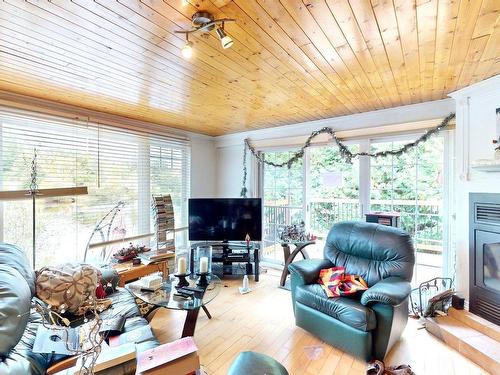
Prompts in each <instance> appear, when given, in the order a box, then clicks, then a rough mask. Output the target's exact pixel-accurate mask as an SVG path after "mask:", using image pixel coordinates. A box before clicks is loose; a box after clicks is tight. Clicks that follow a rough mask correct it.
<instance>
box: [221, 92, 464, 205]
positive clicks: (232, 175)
mask: <svg viewBox="0 0 500 375" xmlns="http://www.w3.org/2000/svg"><path fill="white" fill-rule="evenodd" d="M454 111H455V102H454V100H453V99H446V100H438V101H433V102H426V103H420V104H413V105H408V106H402V107H396V108H390V109H383V110H379V111H372V112H365V113H359V114H354V115H349V116H341V117H335V118H330V119H324V120H317V121H309V122H305V123H300V124H294V125H286V126H279V127H275V128H270V129H262V130H255V131H249V132H242V133H235V134H229V135H224V136H219V137H216V138H215V147H216V149H217V151H216V153H217V181H216V194H217V196H219V197H238V196H239V195H240V191H241V187H242V184H241V182H242V160H243V140H244V139H245V138H250V140H251V141H254V142H255V141H257V140H264V139H276V138H282V137H293V136H302V135H309V134H310V133H311V132H312V131H314V130H318V129H321V128H323V127H325V126H329V127H332V128H333V129H335V130H338V131H339V130H352V129H360V128H369V127H376V126H382V125H390V124H397V123H406V122H413V121H421V120H430V119H436V118H440V117H445V116H447V115H449V114H450V113H451V112H454ZM250 159H251V158H250V155H249V156H248V158H247V166H248V168H249V176H248V178H247V188H248V196H254V195H255V194H256V191H255V188H254V186H253V180H254V179H255V172H256V168H255V164H254V163H252V162H251V160H250Z"/></svg>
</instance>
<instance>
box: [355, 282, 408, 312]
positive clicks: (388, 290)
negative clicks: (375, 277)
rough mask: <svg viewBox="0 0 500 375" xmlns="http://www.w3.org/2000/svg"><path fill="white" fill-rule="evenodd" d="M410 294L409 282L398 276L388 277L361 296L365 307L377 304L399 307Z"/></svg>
mask: <svg viewBox="0 0 500 375" xmlns="http://www.w3.org/2000/svg"><path fill="white" fill-rule="evenodd" d="M410 292H411V286H410V283H409V282H408V281H406V280H403V279H402V278H400V277H396V276H393V277H388V278H387V279H383V280H380V281H379V282H378V283H376V284H375V285H373V286H371V287H370V288H368V289H367V290H366V291H365V292H364V293H363V295H362V296H361V303H362V304H363V305H365V306H366V305H368V304H370V303H377V302H380V303H383V304H386V305H391V306H397V305H399V304H400V303H401V302H403V301H404V300H405V299H406V298H407V297H408V296H409V295H410Z"/></svg>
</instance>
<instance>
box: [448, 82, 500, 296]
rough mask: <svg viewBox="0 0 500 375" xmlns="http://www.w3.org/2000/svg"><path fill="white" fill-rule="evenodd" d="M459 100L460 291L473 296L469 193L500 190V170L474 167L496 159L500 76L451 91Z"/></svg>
mask: <svg viewBox="0 0 500 375" xmlns="http://www.w3.org/2000/svg"><path fill="white" fill-rule="evenodd" d="M451 96H452V97H453V98H455V99H456V106H457V108H456V114H457V128H456V131H455V158H456V159H455V217H456V221H455V226H454V227H455V228H454V229H455V236H454V238H455V249H456V255H457V256H456V262H457V265H456V268H457V290H458V291H460V292H461V294H463V295H464V296H465V297H466V298H468V295H469V290H468V289H469V193H470V192H490V193H500V172H498V173H487V172H480V171H477V170H474V169H473V168H471V167H470V165H471V164H472V163H474V161H475V160H477V159H491V158H493V151H494V148H493V145H492V140H493V139H496V138H497V137H498V134H497V133H496V132H497V130H496V114H495V109H496V108H500V75H499V76H496V77H493V78H490V79H488V80H485V81H482V82H479V83H477V84H475V85H472V86H469V87H467V88H465V89H462V90H460V91H457V92H455V93H453V94H451Z"/></svg>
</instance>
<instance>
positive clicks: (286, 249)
mask: <svg viewBox="0 0 500 375" xmlns="http://www.w3.org/2000/svg"><path fill="white" fill-rule="evenodd" d="M315 243H316V242H315V241H305V242H283V243H282V244H281V246H282V247H283V258H284V259H285V267H284V268H283V272H282V273H281V279H280V286H282V287H283V286H285V282H286V277H287V276H288V275H289V274H290V271H288V265H289V264H290V263H292V262H293V260H294V259H295V257H296V256H297V254H299V253H300V254H301V255H302V257H303V258H304V259H309V254H308V253H307V250H306V249H305V248H306V246H309V245H313V244H315ZM290 245H294V246H295V249H294V250H293V252H291V253H290Z"/></svg>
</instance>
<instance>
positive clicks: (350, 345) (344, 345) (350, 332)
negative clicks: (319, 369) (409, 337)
mask: <svg viewBox="0 0 500 375" xmlns="http://www.w3.org/2000/svg"><path fill="white" fill-rule="evenodd" d="M414 264H415V250H414V248H413V244H412V241H411V238H410V236H409V235H408V234H407V233H406V232H404V231H403V230H401V229H398V228H393V227H388V226H383V225H379V224H373V223H365V222H355V221H352V222H340V223H337V224H335V225H334V226H333V227H332V229H331V230H330V232H329V234H328V237H327V239H326V244H325V249H324V259H307V260H301V261H298V262H295V263H292V264H290V265H289V266H288V269H289V270H290V274H291V291H292V301H293V306H294V313H295V322H296V324H297V326H299V327H302V328H304V329H305V330H307V331H309V332H311V333H313V334H314V335H315V336H318V337H319V338H321V339H322V340H324V341H325V342H327V343H330V344H332V345H334V346H336V347H337V348H339V349H341V350H343V351H346V352H348V353H350V354H352V355H354V356H356V357H358V358H361V359H364V360H366V361H370V360H371V359H379V360H383V359H384V357H385V355H386V354H387V353H388V352H389V350H390V349H391V348H392V346H393V345H394V344H395V343H396V342H397V341H398V340H399V338H400V336H401V333H402V332H403V330H404V328H405V326H406V323H407V320H408V297H409V295H410V291H411V288H410V281H411V278H412V275H413V266H414ZM334 266H342V267H345V269H346V273H347V274H351V275H360V276H361V277H363V279H364V280H365V281H366V282H367V284H368V287H369V289H368V290H366V291H365V292H363V293H362V295H361V297H358V298H347V297H339V298H328V297H327V296H326V293H325V291H324V290H323V289H322V287H321V286H320V285H319V284H318V283H317V281H318V276H319V271H320V270H321V269H323V268H330V267H334Z"/></svg>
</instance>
